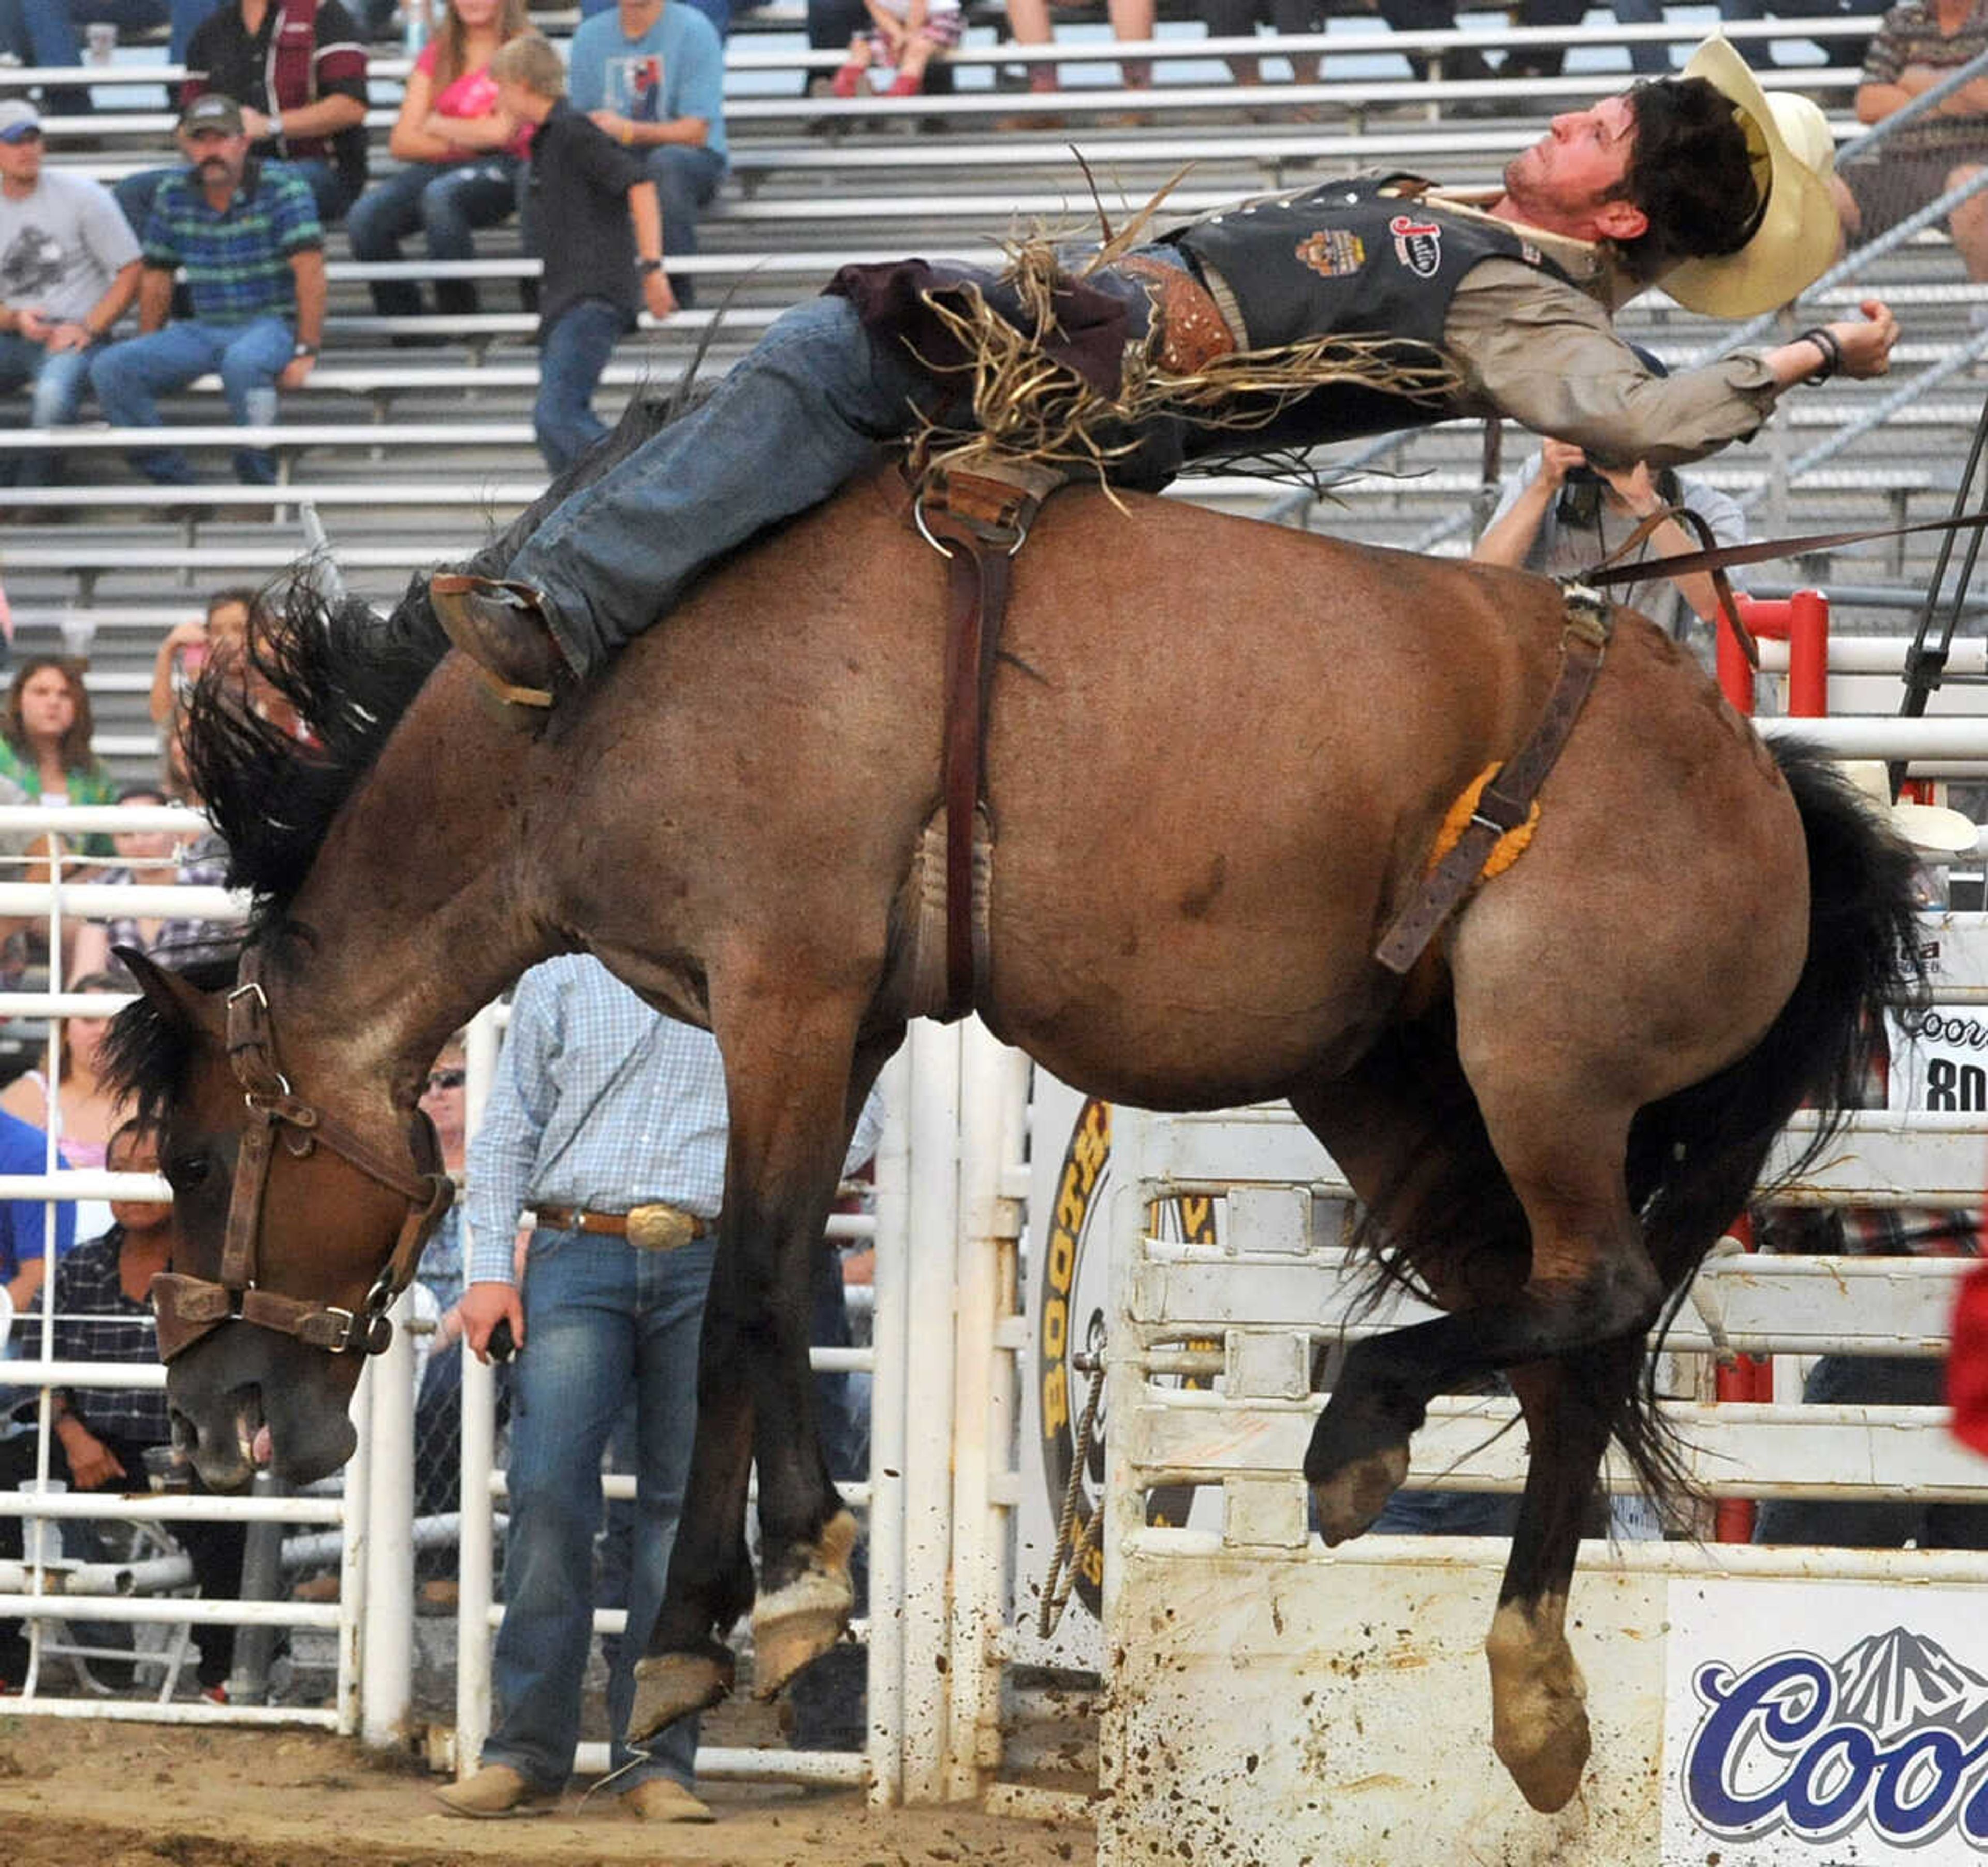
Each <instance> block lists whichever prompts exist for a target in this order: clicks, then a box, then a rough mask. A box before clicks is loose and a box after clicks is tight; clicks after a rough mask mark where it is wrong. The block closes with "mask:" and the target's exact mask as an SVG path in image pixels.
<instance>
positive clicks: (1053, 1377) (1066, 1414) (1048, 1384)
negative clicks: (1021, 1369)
mask: <svg viewBox="0 0 1988 1867" xmlns="http://www.w3.org/2000/svg"><path fill="white" fill-rule="evenodd" d="M1069 1424H1070V1382H1068V1380H1067V1378H1065V1377H1064V1375H1063V1364H1062V1363H1061V1362H1060V1361H1059V1362H1058V1363H1057V1365H1056V1366H1055V1367H1053V1368H1046V1369H1044V1370H1043V1434H1044V1435H1045V1436H1047V1435H1048V1434H1050V1433H1052V1432H1061V1431H1062V1430H1063V1428H1064V1427H1066V1426H1068V1425H1069Z"/></svg>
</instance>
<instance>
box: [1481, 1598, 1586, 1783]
mask: <svg viewBox="0 0 1988 1867" xmlns="http://www.w3.org/2000/svg"><path fill="white" fill-rule="evenodd" d="M1565 1607H1566V1603H1565V1601H1564V1598H1559V1597H1551V1598H1547V1600H1545V1601H1542V1602H1540V1603H1537V1604H1535V1607H1534V1611H1533V1613H1531V1614H1528V1612H1526V1608H1525V1607H1524V1606H1523V1605H1522V1604H1520V1603H1519V1602H1516V1601H1508V1602H1506V1604H1505V1605H1503V1607H1501V1608H1499V1610H1498V1612H1497V1615H1496V1618H1494V1619H1493V1622H1492V1623H1491V1635H1490V1638H1489V1639H1487V1640H1486V1642H1485V1643H1484V1651H1485V1656H1486V1659H1488V1660H1489V1662H1490V1665H1491V1747H1492V1749H1493V1750H1495V1751H1496V1752H1497V1754H1498V1760H1499V1762H1500V1763H1501V1764H1503V1765H1504V1766H1505V1767H1506V1770H1507V1771H1510V1773H1511V1777H1512V1781H1513V1782H1514V1783H1516V1784H1517V1785H1518V1787H1519V1793H1520V1794H1521V1795H1522V1796H1523V1797H1524V1798H1526V1801H1528V1802H1530V1804H1532V1805H1533V1808H1536V1809H1537V1810H1538V1811H1540V1814H1541V1815H1553V1814H1554V1813H1555V1812H1556V1811H1558V1810H1560V1809H1563V1808H1565V1807H1566V1806H1567V1804H1568V1802H1569V1801H1571V1800H1572V1799H1573V1796H1574V1791H1576V1790H1577V1789H1578V1788H1580V1787H1581V1772H1582V1771H1584V1770H1585V1769H1586V1768H1587V1755H1588V1751H1589V1750H1590V1748H1591V1737H1590V1736H1589V1733H1588V1727H1587V1683H1586V1682H1585V1681H1584V1679H1582V1678H1581V1668H1580V1666H1579V1665H1578V1664H1577V1662H1576V1661H1575V1659H1574V1652H1573V1649H1571V1648H1570V1647H1569V1646H1568V1645H1567V1640H1566V1637H1565V1635H1564V1634H1563V1633H1562V1632H1560V1625H1561V1618H1562V1615H1563V1614H1564V1610H1565Z"/></svg>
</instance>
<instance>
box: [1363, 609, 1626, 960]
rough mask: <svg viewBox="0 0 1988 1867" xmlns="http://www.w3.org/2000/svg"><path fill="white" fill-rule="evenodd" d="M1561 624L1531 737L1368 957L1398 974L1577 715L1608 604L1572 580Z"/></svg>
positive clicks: (1521, 817)
mask: <svg viewBox="0 0 1988 1867" xmlns="http://www.w3.org/2000/svg"><path fill="white" fill-rule="evenodd" d="M1563 594H1564V597H1565V600H1566V603H1567V627H1566V628H1565V629H1564V631H1562V632H1561V635H1560V678H1559V679H1558V680H1557V681H1556V682H1554V690H1553V692H1552V693H1551V694H1550V695H1548V696H1547V705H1546V711H1545V712H1543V713H1542V714H1541V715H1540V721H1539V724H1538V725H1536V726H1535V727H1533V732H1532V736H1531V737H1530V739H1527V740H1526V742H1525V744H1524V745H1523V746H1520V748H1519V750H1518V752H1517V753H1516V754H1515V755H1514V756H1513V757H1512V758H1510V759H1507V760H1506V763H1505V764H1504V765H1503V767H1502V768H1501V769H1500V770H1499V773H1498V776H1496V778H1495V779H1493V780H1492V781H1491V783H1489V784H1488V785H1486V786H1485V787H1484V792H1483V796H1482V797H1479V799H1478V800H1477V808H1476V810H1474V811H1472V813H1471V817H1470V821H1469V823H1468V824H1466V825H1465V826H1464V830H1463V834H1462V835H1461V836H1460V837H1458V838H1457V840H1456V842H1455V845H1454V847H1452V849H1451V850H1450V851H1449V854H1447V855H1446V856H1445V857H1443V858H1442V861H1440V862H1439V863H1437V864H1435V867H1434V868H1432V869H1431V870H1430V871H1429V872H1428V875H1427V876H1426V877H1425V878H1424V880H1423V882H1422V887H1421V888H1420V889H1419V890H1418V892H1417V893H1416V895H1415V898H1414V900H1412V901H1410V902H1409V903H1408V906H1407V907H1405V908H1403V909H1402V910H1401V912H1400V914H1398V915H1396V916H1395V922H1394V924H1393V925H1391V927H1390V928H1388V932H1387V934H1386V935H1385V937H1384V938H1383V939H1382V940H1381V944H1380V945H1379V946H1378V948H1377V949H1375V951H1374V958H1375V959H1378V960H1379V961H1380V962H1381V965H1383V966H1385V967H1386V968H1387V969H1388V971H1389V972H1398V973H1405V972H1407V971H1408V969H1409V968H1410V967H1411V966H1413V965H1414V964H1415V962H1416V961H1417V960H1418V959H1420V958H1421V957H1422V953H1423V951H1424V949H1425V948H1426V947H1427V946H1428V943H1429V942H1430V941H1432V939H1435V936H1436V933H1437V931H1438V929H1439V928H1441V927H1442V924H1443V922H1445V921H1446V920H1448V919H1449V917H1450V916H1451V915H1452V914H1454V913H1455V912H1456V908H1457V905H1458V904H1459V902H1460V901H1462V899H1463V898H1464V896H1465V895H1467V894H1469V891H1470V890H1471V889H1472V887H1474V886H1475V885H1476V881H1477V878H1478V877H1479V875H1480V874H1483V869H1484V864H1485V863H1486V861H1487V860H1488V859H1489V857H1490V854H1491V851H1492V850H1493V847H1495V846H1496V843H1497V841H1498V839H1499V837H1502V836H1503V835H1505V834H1506V833H1507V832H1508V831H1510V830H1516V829H1517V828H1518V827H1519V826H1520V824H1523V822H1524V821H1525V820H1526V815H1527V813H1529V812H1530V810H1531V809H1532V807H1533V799H1534V798H1535V797H1537V795H1538V794H1539V789H1540V786H1541V785H1542V784H1543V783H1545V782H1546V780H1547V773H1549V772H1550V771H1551V770H1552V769H1553V768H1554V764H1555V763H1556V762H1557V760H1558V759H1559V757H1560V753H1561V751H1562V749H1564V747H1565V746H1566V744H1567V737H1568V736H1569V735H1570V733H1571V732H1573V730H1574V721H1575V720H1576V719H1578V718H1579V717H1580V715H1581V707H1582V705H1583V704H1584V702H1586V700H1587V695H1588V692H1589V690H1590V689H1591V688H1592V687H1593V686H1594V677H1595V676H1596V675H1597V674H1599V673H1600V672H1601V659H1602V656H1603V654H1604V652H1605V651H1606V650H1607V648H1608V634H1609V630H1610V628H1611V626H1612V625H1611V611H1610V609H1609V606H1608V602H1607V600H1605V599H1604V598H1603V597H1600V596H1597V594H1595V593H1594V591H1593V590H1588V589H1586V588H1584V587H1582V586H1581V585H1580V584H1578V583H1573V584H1569V585H1568V586H1567V587H1566V589H1565V590H1564V593H1563Z"/></svg>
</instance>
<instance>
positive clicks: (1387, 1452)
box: [1311, 1446, 1408, 1549]
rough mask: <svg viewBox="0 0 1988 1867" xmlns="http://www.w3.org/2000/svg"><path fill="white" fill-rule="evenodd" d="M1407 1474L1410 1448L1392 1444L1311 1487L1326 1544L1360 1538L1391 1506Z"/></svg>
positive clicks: (1344, 1467)
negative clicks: (1389, 1504)
mask: <svg viewBox="0 0 1988 1867" xmlns="http://www.w3.org/2000/svg"><path fill="white" fill-rule="evenodd" d="M1407 1476H1408V1447H1407V1446H1387V1447H1385V1448H1384V1449H1382V1450H1381V1451H1379V1452H1376V1453H1368V1455H1367V1456H1366V1457H1365V1458H1364V1459H1354V1461H1353V1463H1351V1465H1347V1466H1341V1469H1340V1470H1337V1471H1336V1472H1334V1473H1333V1475H1332V1476H1330V1478H1327V1479H1325V1480H1323V1481H1322V1482H1321V1483H1317V1484H1315V1485H1313V1486H1312V1488H1311V1501H1312V1506H1313V1509H1315V1510H1317V1512H1318V1527H1319V1534H1320V1535H1321V1536H1323V1537H1324V1538H1325V1542H1326V1547H1327V1548H1328V1549H1330V1548H1332V1547H1334V1546H1335V1545H1337V1544H1341V1543H1344V1542H1346V1541H1348V1540H1349V1539H1351V1537H1357V1536H1358V1535H1359V1534H1360V1533H1361V1531H1362V1530H1365V1529H1366V1528H1367V1527H1368V1526H1369V1525H1370V1524H1371V1523H1372V1522H1373V1521H1374V1518H1376V1517H1378V1516H1379V1515H1380V1514H1381V1512H1382V1511H1383V1510H1386V1509H1387V1507H1388V1499H1389V1498H1391V1497H1393V1496H1394V1495H1395V1492H1397V1491H1398V1490H1400V1489H1401V1480H1403V1479H1404V1478H1405V1477H1407Z"/></svg>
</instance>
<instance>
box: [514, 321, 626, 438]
mask: <svg viewBox="0 0 1988 1867" xmlns="http://www.w3.org/2000/svg"><path fill="white" fill-rule="evenodd" d="M627 328H628V325H627V320H626V319H625V318H624V316H622V313H621V308H620V306H618V305H610V303H608V302H607V299H604V298H583V299H581V300H580V303H578V304H576V305H571V306H568V307H567V308H566V309H565V310H564V311H563V312H561V313H560V316H559V320H558V322H557V323H555V324H554V325H553V327H552V329H551V330H549V331H547V332H546V334H545V337H544V340H543V342H542V343H541V344H540V346H539V399H538V400H537V401H536V402H535V403H533V404H532V432H533V433H534V434H536V435H537V436H538V438H539V452H540V453H541V454H543V455H544V456H545V457H546V466H548V467H549V468H551V470H552V471H553V472H554V473H559V472H563V471H564V470H565V469H566V468H568V467H570V466H571V465H573V462H575V461H576V460H577V459H579V458H580V455H583V454H584V453H585V452H587V449H588V448H590V447H592V446H593V444H594V442H596V441H598V440H599V439H600V438H601V436H602V435H605V434H606V433H607V423H606V422H605V421H602V420H601V418H600V417H599V416H598V415H597V414H595V413H594V412H593V391H594V390H595V388H596V387H597V386H598V384H599V383H600V372H601V371H602V370H604V369H606V368H607V360H608V358H609V357H612V356H613V355H614V346H615V344H616V343H617V341H618V340H620V336H621V333H623V332H624V330H627Z"/></svg>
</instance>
